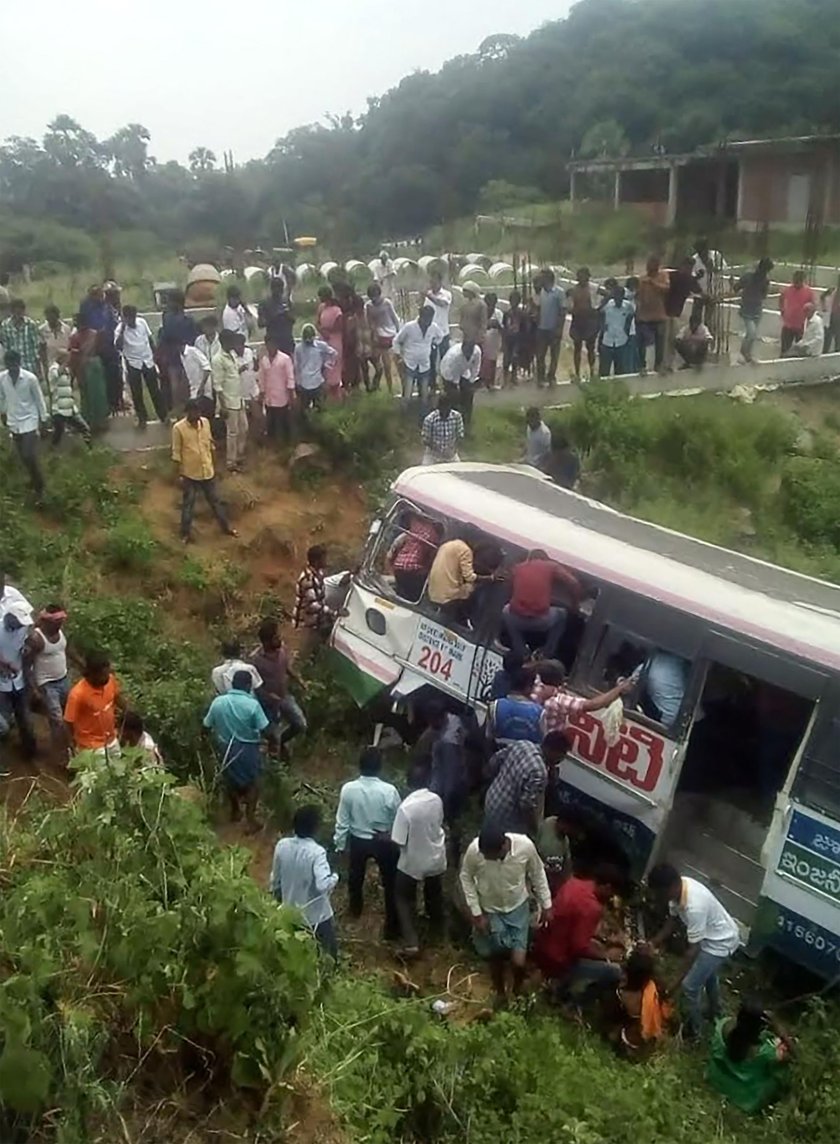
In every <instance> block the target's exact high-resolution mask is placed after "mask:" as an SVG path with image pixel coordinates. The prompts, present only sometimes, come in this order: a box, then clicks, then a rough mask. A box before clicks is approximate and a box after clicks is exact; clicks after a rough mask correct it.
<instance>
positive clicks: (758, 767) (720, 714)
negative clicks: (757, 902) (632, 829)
mask: <svg viewBox="0 0 840 1144" xmlns="http://www.w3.org/2000/svg"><path fill="white" fill-rule="evenodd" d="M701 704H702V717H698V716H695V721H694V726H693V728H692V731H691V736H690V738H689V742H688V750H687V752H686V759H685V764H684V765H683V769H682V773H681V775H680V780H679V785H678V791H680V792H692V793H694V794H697V795H702V796H705V798H706V799H708V800H710V801H715V800H717V801H722V802H723V803H726V804H729V805H731V806H733V807H737V808H738V809H739V810H740V811H741V812H743V813H744V814H747V815H749V817H750V818H752V819H753V820H754V821H757V822H762V823H765V824H766V823H767V822H769V818H770V814H771V812H772V809H773V805H774V803H775V798H776V795H777V794H778V792H779V791H780V790H781V788H782V786H783V785H784V782H785V780H786V778H787V775H788V772H789V770H790V767H791V764H792V762H793V759H794V756H795V755H796V752H797V750H798V748H799V744H800V743H801V741H802V738H803V736H804V734H805V731H806V729H807V727H808V723H809V721H810V719H811V715H812V713H813V710H814V703H813V700H811V699H805V698H803V697H802V696H800V695H796V694H795V693H794V692H792V691H786V690H784V689H783V688H781V687H777V686H774V685H772V684H770V683H766V682H765V681H764V680H761V679H757V678H755V677H754V676H750V675H746V674H744V673H743V672H741V671H736V670H735V669H733V668H731V667H728V666H725V665H723V664H720V663H714V662H713V663H710V664H709V667H708V671H707V673H706V681H705V684H704V687H703V693H702V696H701Z"/></svg>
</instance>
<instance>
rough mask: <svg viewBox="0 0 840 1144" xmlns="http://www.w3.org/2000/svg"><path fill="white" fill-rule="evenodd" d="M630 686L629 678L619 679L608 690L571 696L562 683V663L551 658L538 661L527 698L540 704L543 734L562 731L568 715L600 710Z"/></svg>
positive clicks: (632, 683)
mask: <svg viewBox="0 0 840 1144" xmlns="http://www.w3.org/2000/svg"><path fill="white" fill-rule="evenodd" d="M633 686H634V681H633V680H632V679H622V680H620V681H619V682H618V683H617V684H616V685H615V687H611V688H610V690H609V691H602V692H600V693H599V694H598V695H590V696H589V698H588V699H585V698H584V697H583V696H582V695H575V694H574V692H572V691H569V689H568V687H567V686H566V669H565V668H564V667H563V665H562V663H559V662H557V661H553V662H551V663H542V664H540V667H539V675H538V676H537V681H536V683H535V686H534V690H533V692H532V694H531V698H532V699H533V700H534V702H535V703H541V704H542V708H543V713H542V729H543V734H544V735H550V734H551V733H552V731H563V730H564V729H565V727H566V726H567V724H568V722H569V719H570V718H571V716H572V715H579V714H581V713H583V712H585V711H601V710H603V709H604V708H605V707H609V705H610V704H611V703H614V702H615V701H616V699H620V698H621V696H622V695H624V694H626V693H627V692H628V691H630V690H631V688H632V687H633Z"/></svg>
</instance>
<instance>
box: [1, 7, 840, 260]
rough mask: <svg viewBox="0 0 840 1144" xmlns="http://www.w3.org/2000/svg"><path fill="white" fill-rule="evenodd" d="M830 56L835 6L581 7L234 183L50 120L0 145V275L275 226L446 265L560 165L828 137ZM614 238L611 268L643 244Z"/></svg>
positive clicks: (242, 238) (238, 242)
mask: <svg viewBox="0 0 840 1144" xmlns="http://www.w3.org/2000/svg"><path fill="white" fill-rule="evenodd" d="M815 28H818V29H819V35H818V36H815V35H814V34H813V29H815ZM838 51H840V25H838V22H837V20H836V3H835V0H706V2H705V3H703V4H692V5H686V4H685V3H684V2H683V0H642V2H639V0H581V3H578V4H576V5H575V6H574V7H573V8H572V11H571V12H570V14H569V15H568V17H567V18H566V19H564V20H557V21H554V22H551V23H548V24H545V25H544V26H543V27H541V28H539V29H537V30H536V31H535V32H533V33H532V34H531V35H530V36H527V37H525V38H519V37H516V36H509V35H496V36H490V37H488V38H487V39H486V40H485V41H484V42H483V43H482V44H481V45H480V47H479V49H478V51H477V52H475V53H474V54H472V55H458V56H457V57H456V58H454V59H452V60H450V61H449V62H448V63H447V64H445V65H444V67H443V68H442V69H441V70H440V71H439V72H438V73H437V74H430V73H428V72H416V73H414V74H412V75H410V76H407V77H405V78H404V79H403V80H402V82H401V83H400V84H399V85H398V86H397V87H396V88H394V89H393V90H391V91H389V92H386V93H384V94H382V95H380V96H377V97H375V98H371V99H370V101H369V108H368V110H367V112H366V113H365V114H364V115H362V116H360V117H358V118H354V116H352V115H350V114H344V115H342V114H338V115H330V116H329V117H328V124H327V125H324V124H311V125H308V126H302V127H297V128H295V129H294V130H292V131H290V132H288V134H287V135H285V136H284V137H283V138H281V139H278V140H277V143H276V144H275V146H274V147H273V148H272V150H271V151H270V152H269V153H268V155H266V156H265V158H264V159H263V160H255V161H252V162H249V163H248V164H247V165H246V166H243V167H241V168H237V169H235V170H233V171H221V170H219V169H218V167H217V163H216V157H215V156H214V155H213V154H212V153H211V152H209V151H207V149H206V148H203V147H196V149H195V151H194V152H193V154H192V156H191V160H190V165H189V169H188V168H187V167H185V166H182V165H180V164H178V163H175V162H168V163H161V164H159V163H156V162H155V161H154V160H153V159H152V157H151V155H150V146H151V140H150V138H149V133H148V131H147V130H146V129H145V128H144V127H143V126H142V125H141V124H137V123H134V124H129V125H128V126H126V127H124V128H122V129H121V130H120V131H118V132H116V133H115V134H114V135H113V136H112V137H111V138H110V139H104V140H99V139H97V138H96V137H95V136H93V135H92V134H91V133H90V132H89V131H87V130H86V129H85V128H84V127H83V126H81V125H80V124H78V123H76V122H75V121H74V120H72V119H71V118H70V117H69V116H67V115H59V116H57V117H56V119H55V120H53V121H52V122H51V123H50V124H48V125H47V129H46V131H45V134H44V136H43V138H42V139H41V140H34V139H25V138H19V137H12V138H10V139H7V140H6V141H5V143H4V145H3V146H2V148H0V210H2V211H3V214H2V216H0V249H2V250H3V258H2V262H3V264H4V265H0V269H10V270H16V269H19V268H20V267H21V266H22V264H23V263H30V264H31V263H32V262H33V261H36V262H41V261H42V260H48V261H49V262H52V263H62V264H64V265H65V266H68V267H81V266H84V265H89V261H90V260H89V258H88V257H87V255H86V254H85V252H84V249H83V248H85V247H86V248H87V250H88V252H89V250H90V248H91V245H95V247H96V248H97V250H98V252H99V254H100V257H101V260H102V262H103V264H104V266H105V268H106V273H107V274H109V275H110V274H111V271H112V269H113V267H114V265H115V263H116V261H118V260H119V258H120V257H121V256H122V255H123V252H125V253H133V252H136V251H148V250H149V249H151V248H152V247H153V246H154V243H155V241H157V242H158V243H159V244H160V245H161V247H162V248H164V249H168V250H170V251H171V250H172V249H173V247H177V248H179V249H180V248H182V247H186V248H187V252H188V253H190V254H191V255H193V256H194V257H196V258H198V259H201V258H205V257H208V256H209V257H211V258H212V257H218V256H219V253H220V248H221V247H222V246H224V245H230V246H233V247H235V248H237V249H239V250H244V249H246V248H248V247H253V246H255V245H256V244H258V243H260V244H262V245H263V247H265V248H266V249H268V248H270V247H272V246H274V245H278V244H280V243H281V242H282V241H283V234H284V230H283V224H284V222H287V223H288V227H289V230H290V232H291V233H293V234H315V235H317V236H318V237H319V239H320V241H321V243H322V244H323V249H324V250H328V251H330V252H331V254H332V255H333V256H334V257H336V258H344V257H348V256H349V255H351V254H356V255H358V254H359V250H360V249H370V250H373V249H375V247H376V246H377V245H378V244H379V243H380V242H381V241H382V239H383V238H385V237H386V236H389V235H390V236H400V237H403V236H406V235H412V234H417V233H420V232H422V231H424V230H426V229H428V228H429V227H430V226H433V225H435V224H440V223H443V224H444V229H443V231H442V232H439V233H440V234H441V237H442V240H443V245H442V246H441V247H440V248H439V249H448V250H451V249H453V244H452V242H451V241H449V240H448V233H447V226H448V225H449V224H451V223H452V222H453V221H454V220H456V219H458V218H459V217H462V216H464V215H474V214H475V213H476V212H479V213H488V212H489V213H493V212H496V211H511V212H513V213H517V212H518V210H519V208H520V207H522V206H523V205H527V204H528V203H530V202H533V201H534V200H535V199H540V198H544V199H545V200H548V201H551V200H556V199H559V198H562V197H564V196H565V194H566V190H567V175H566V170H565V163H566V159H567V158H568V156H570V155H571V154H572V152H575V153H576V154H584V155H586V154H602V153H607V154H621V153H624V152H626V151H628V150H631V151H639V152H643V153H644V152H648V151H649V149H650V147H651V145H652V144H654V143H658V142H661V143H662V144H663V145H664V146H666V147H667V148H668V149H669V150H670V151H683V150H687V149H691V148H693V147H695V146H697V145H698V144H714V143H716V142H718V141H719V140H721V139H726V138H732V137H742V138H743V137H746V138H754V137H757V136H771V135H785V134H797V133H804V132H809V131H832V130H837V127H838V121H837V112H836V107H835V103H834V102H832V100H831V99H830V98H826V93H830V92H831V91H833V90H834V86H835V82H836V60H837V54H838ZM546 77H562V81H561V82H554V81H553V79H552V80H547V78H546ZM453 109H455V113H454V114H453ZM406 140H410V149H409V152H408V153H407V152H406V146H405V145H406ZM444 142H445V144H446V145H445V146H442V144H443V143H444ZM395 156H403V158H401V159H400V161H398V162H395V159H394V157H395ZM337 172H340V177H336V176H337ZM373 203H375V209H373V210H372V209H371V204H373ZM46 220H49V224H48V223H47V222H46ZM47 225H55V226H58V225H60V226H61V227H67V228H73V230H72V232H67V233H64V234H60V233H58V232H57V231H53V232H51V233H50V234H49V235H47V234H46V232H45V231H43V230H42V228H43V227H45V226H47ZM604 225H605V226H609V225H610V224H608V223H606V222H605V223H604ZM132 233H134V235H135V238H134V240H133V241H132V240H131V239H130V237H129V236H130V235H131V234H132ZM570 236H571V238H572V239H573V237H574V235H573V232H570ZM149 238H151V243H150V242H149ZM619 238H621V239H622V241H619V242H617V243H616V244H615V246H614V248H613V249H614V251H615V252H614V253H613V254H611V257H612V258H620V257H622V247H623V246H626V245H627V244H628V243H629V244H630V245H631V246H634V245H636V243H637V242H638V241H639V238H638V236H636V235H630V236H628V237H627V238H623V236H619ZM564 243H565V235H564V239H563V243H561V244H560V246H559V248H557V247H555V249H559V251H560V253H559V257H564V256H565V252H566V249H567V248H566V246H565V245H564ZM464 246H465V248H467V249H469V248H473V245H472V243H469V244H467V243H465V244H464ZM800 247H801V241H800V243H799V246H798V247H797V250H798V249H799V248H800ZM36 251H37V253H36ZM557 256H558V255H557V254H555V257H557Z"/></svg>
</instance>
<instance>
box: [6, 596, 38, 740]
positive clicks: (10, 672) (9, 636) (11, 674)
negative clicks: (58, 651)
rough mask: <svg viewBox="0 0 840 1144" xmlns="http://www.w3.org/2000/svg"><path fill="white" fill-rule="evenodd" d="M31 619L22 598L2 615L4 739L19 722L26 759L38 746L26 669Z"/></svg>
mask: <svg viewBox="0 0 840 1144" xmlns="http://www.w3.org/2000/svg"><path fill="white" fill-rule="evenodd" d="M31 621H32V612H31V610H30V608H29V607H28V605H26V604H25V603H20V601H18V600H15V601H13V602H12V603H11V604H9V605H8V607H6V608H5V610H4V612H3V618H2V619H0V740H2V739H5V738H6V736H7V735H8V734H9V731H10V730H11V726H12V723H13V722H14V723H16V724H17V729H18V734H19V735H20V743H21V749H22V751H23V755H24V758H26V759H31V758H32V757H33V755H34V754H35V751H36V749H37V743H36V741H35V731H34V729H33V726H32V716H31V714H30V712H29V687H28V686H27V681H26V675H25V673H24V670H23V655H24V649H25V646H26V638H27V636H28V634H29V625H30V623H31Z"/></svg>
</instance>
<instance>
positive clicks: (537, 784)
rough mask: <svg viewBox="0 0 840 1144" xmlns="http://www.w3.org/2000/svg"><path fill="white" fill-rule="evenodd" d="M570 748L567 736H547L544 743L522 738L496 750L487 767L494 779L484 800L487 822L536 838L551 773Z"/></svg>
mask: <svg viewBox="0 0 840 1144" xmlns="http://www.w3.org/2000/svg"><path fill="white" fill-rule="evenodd" d="M568 748H569V744H568V740H567V739H566V736H565V735H548V736H546V738H545V739H543V741H542V745H538V744H537V743H532V742H529V741H528V740H526V739H520V740H518V741H517V742H513V743H507V744H506V745H505V746H504V747H502V749H501V750H499V751H496V753H495V755H493V757H492V758H491V759H490V761H489V762H488V764H487V768H486V775H487V777H488V778H489V779H491V780H492V781H491V783H490V786H489V787H488V788H487V794H486V796H485V799H484V821H485V823H488V824H491V825H494V826H498V827H499V828H500V829H502V830H515V831H517V832H518V833H520V834H529V835H531V837H532V838H536V837H537V835H538V833H539V828H540V824H541V822H542V819H543V812H544V810H545V792H546V787H547V786H548V778H549V772H554V771H555V769H556V768H557V767H558V766H559V765H560V763H562V761H563V760H564V759H565V757H566V753H567V751H568Z"/></svg>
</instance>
